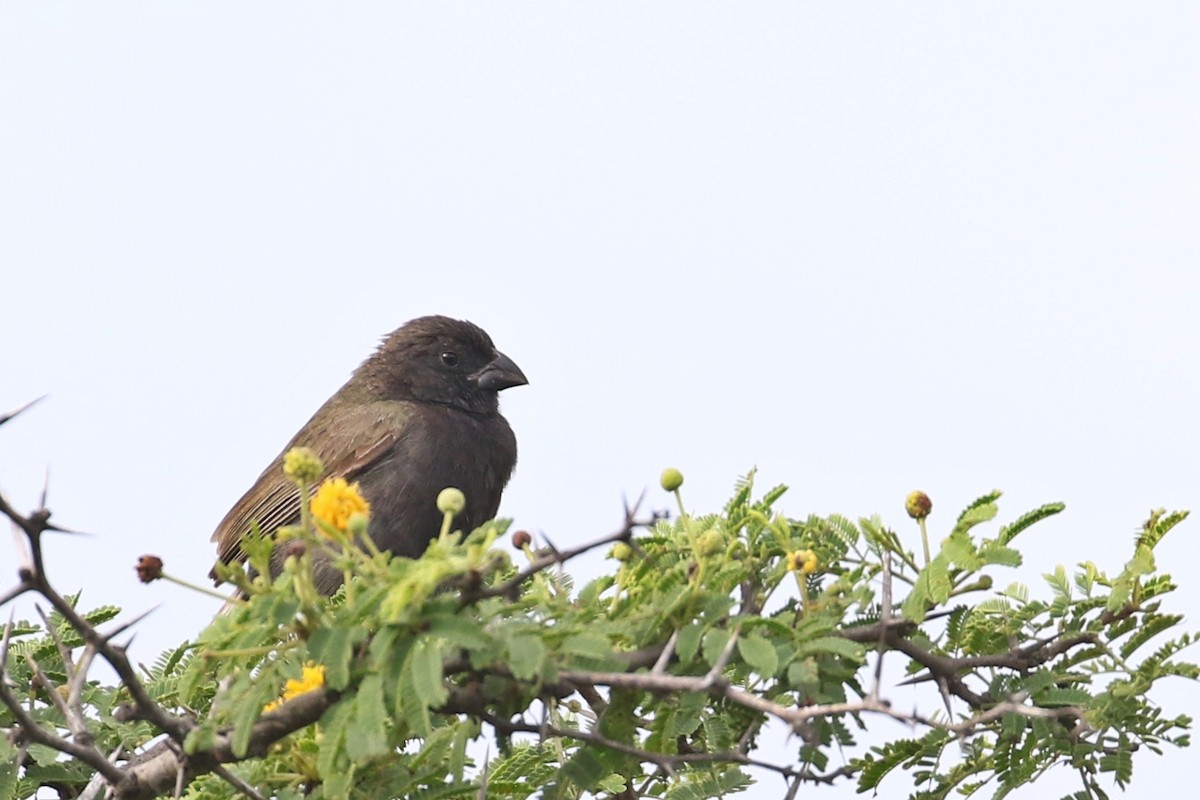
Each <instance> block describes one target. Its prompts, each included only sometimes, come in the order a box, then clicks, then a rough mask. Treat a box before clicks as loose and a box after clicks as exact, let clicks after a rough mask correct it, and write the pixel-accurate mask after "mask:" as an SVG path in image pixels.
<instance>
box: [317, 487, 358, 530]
mask: <svg viewBox="0 0 1200 800" xmlns="http://www.w3.org/2000/svg"><path fill="white" fill-rule="evenodd" d="M309 507H310V508H311V509H312V513H313V516H314V517H316V518H317V519H319V520H321V521H322V522H324V523H325V524H326V525H329V526H330V527H333V528H337V529H338V530H339V531H344V530H346V528H347V526H348V525H349V524H350V517H351V516H352V515H354V514H367V515H369V514H370V513H371V504H370V503H368V502H367V501H366V500H365V499H363V496H362V494H361V493H360V492H359V490H358V484H357V483H347V482H346V479H345V478H329V479H327V480H326V481H325V482H324V483H322V484H321V487H320V488H319V489H317V493H316V494H314V495H313V499H312V504H311V505H310V506H309Z"/></svg>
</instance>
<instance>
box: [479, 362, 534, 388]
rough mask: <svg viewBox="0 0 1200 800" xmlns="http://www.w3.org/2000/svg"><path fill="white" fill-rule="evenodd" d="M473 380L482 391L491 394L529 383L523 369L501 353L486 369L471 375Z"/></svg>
mask: <svg viewBox="0 0 1200 800" xmlns="http://www.w3.org/2000/svg"><path fill="white" fill-rule="evenodd" d="M471 379H472V380H473V381H475V384H476V385H477V386H478V387H479V388H480V389H484V390H486V391H489V392H498V391H500V390H501V389H507V388H509V387H510V386H524V385H525V384H527V383H529V381H528V380H526V378H525V373H524V372H521V368H520V367H518V366H517V365H516V364H514V363H513V360H512V359H511V358H509V357H508V356H506V355H504V353H499V352H498V353H496V357H495V358H493V359H492V360H491V362H489V363H488V365H487V366H486V367H484V368H483V369H481V370H479V372H476V373H474V374H473V375H471Z"/></svg>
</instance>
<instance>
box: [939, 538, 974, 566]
mask: <svg viewBox="0 0 1200 800" xmlns="http://www.w3.org/2000/svg"><path fill="white" fill-rule="evenodd" d="M941 555H942V557H943V558H945V559H946V560H947V561H949V562H950V563H951V564H957V565H958V566H959V567H961V568H962V569H965V570H966V571H967V572H974V571H975V570H977V569H979V568H980V567H981V566H983V560H982V559H980V557H979V554H978V553H977V552H976V551H975V543H974V542H972V541H971V537H970V536H968V535H967V534H966V533H953V534H951V535H950V537H949V538H947V539H946V541H944V542H943V543H942V552H941Z"/></svg>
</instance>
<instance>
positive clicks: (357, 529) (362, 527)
mask: <svg viewBox="0 0 1200 800" xmlns="http://www.w3.org/2000/svg"><path fill="white" fill-rule="evenodd" d="M370 519H371V518H370V516H368V515H367V514H364V513H363V512H361V511H355V512H354V513H353V514H351V515H350V518H349V519H347V520H346V532H347V533H349V534H350V535H351V536H362V535H363V534H364V533H366V532H367V522H369V521H370Z"/></svg>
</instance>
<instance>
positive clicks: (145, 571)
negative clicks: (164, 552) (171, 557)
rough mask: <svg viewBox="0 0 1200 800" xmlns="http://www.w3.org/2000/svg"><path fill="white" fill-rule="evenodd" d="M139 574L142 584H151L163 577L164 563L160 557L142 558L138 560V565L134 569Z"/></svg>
mask: <svg viewBox="0 0 1200 800" xmlns="http://www.w3.org/2000/svg"><path fill="white" fill-rule="evenodd" d="M133 569H134V571H135V572H137V576H138V580H139V581H141V582H142V583H150V581H156V580H158V579H159V578H161V577H162V574H163V571H162V570H163V562H162V559H161V558H159V557H158V556H142V557H141V558H139V559H138V560H137V565H136V566H135V567H134V568H133Z"/></svg>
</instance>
